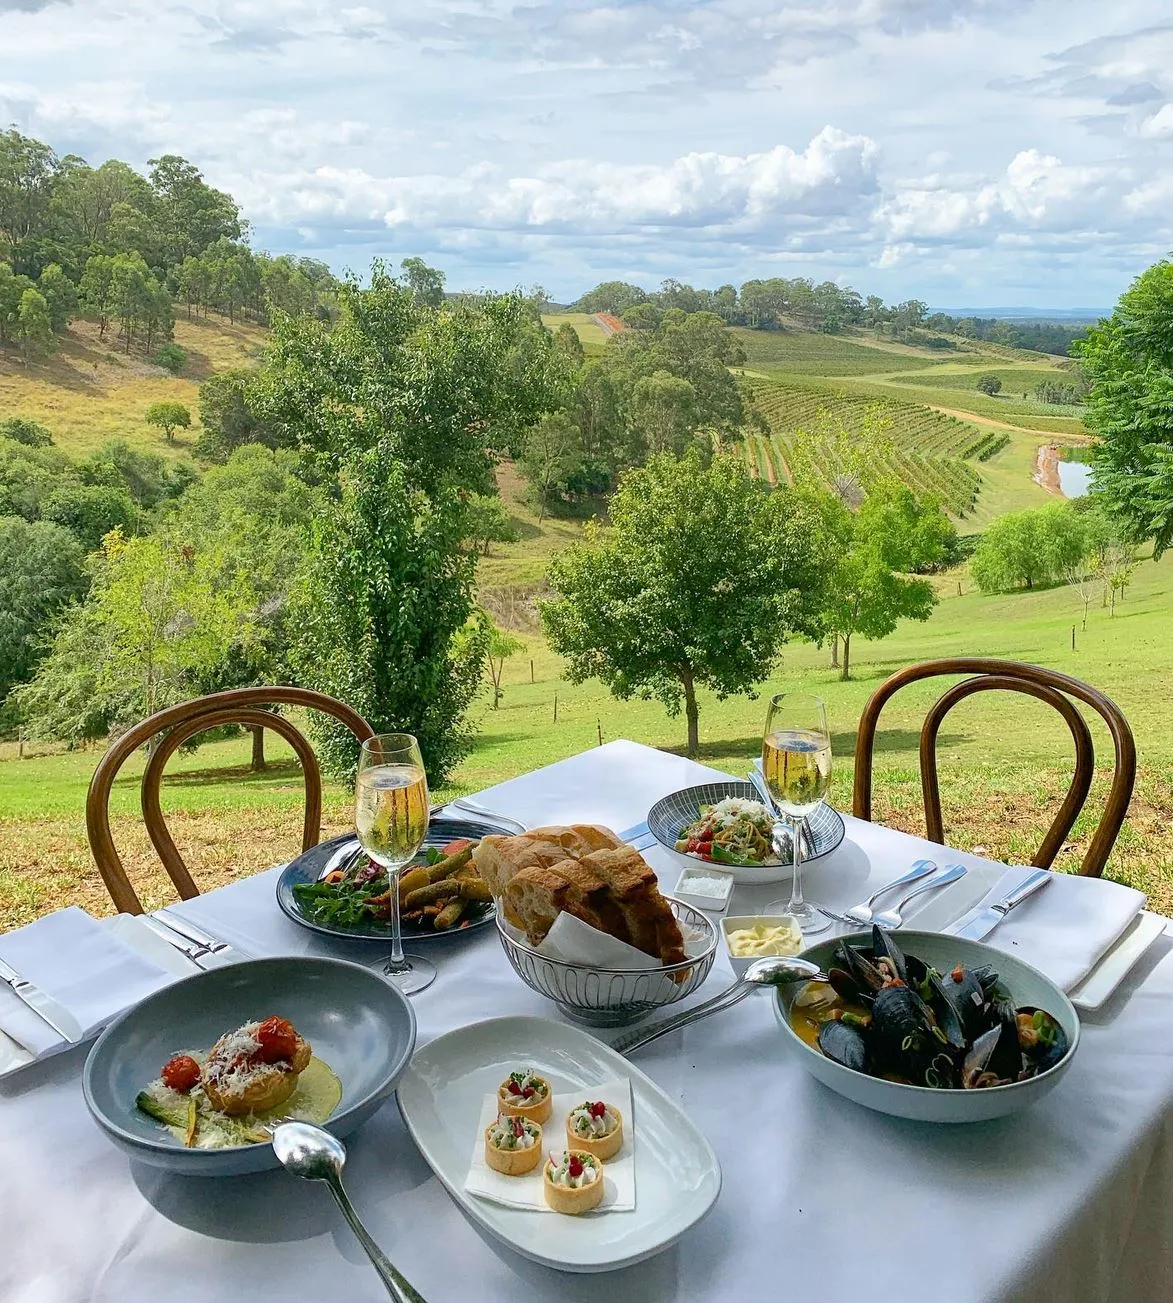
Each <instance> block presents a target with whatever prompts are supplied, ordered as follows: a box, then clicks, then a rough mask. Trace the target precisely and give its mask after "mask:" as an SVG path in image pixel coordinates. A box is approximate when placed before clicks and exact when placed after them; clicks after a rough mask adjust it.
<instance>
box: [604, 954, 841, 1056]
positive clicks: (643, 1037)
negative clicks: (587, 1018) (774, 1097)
mask: <svg viewBox="0 0 1173 1303" xmlns="http://www.w3.org/2000/svg"><path fill="white" fill-rule="evenodd" d="M826 980H827V974H826V973H824V972H823V970H822V969H821V968H820V967H819V966H818V964H812V963H811V962H810V960H809V959H798V958H795V957H787V956H783V955H777V956H768V957H766V958H764V959H755V960H754V961H753V963H752V964H750V966H749V967H748V968H747V969H746V970H745V972H744V973H742V975H741V976H740V977H739V978H738V979H737V981H736V982H734V983H733V985H732V986H727V987H726V988H725V989H724V990H723V991H721V992H719V993H718V994H717V995H715V996H713V998H712V999H711V1000H705V1001H704V1003H703V1004H698V1005H695V1006H694V1007H693V1008H691V1009H687V1010H685V1012H684V1013H678V1014H674V1015H673V1016H672V1017H671V1018H665V1019H664V1020H663V1021H662V1022H658V1023H655V1024H654V1025H653V1026H651V1027H641V1028H640V1029H639V1030H638V1031H634V1032H629V1033H628V1034H627V1035H626V1036H620V1038H619V1039H618V1040H617V1041H612V1043H611V1048H612V1049H613V1050H615V1051H617V1052H618V1053H619V1054H629V1053H630V1052H631V1051H632V1050H638V1049H640V1048H641V1047H642V1046H644V1045H647V1044H648V1042H649V1041H654V1040H658V1039H659V1038H660V1037H661V1036H665V1035H667V1033H668V1032H674V1031H676V1029H677V1028H678V1027H687V1026H688V1025H689V1023H694V1022H699V1021H700V1019H701V1018H707V1017H708V1016H709V1014H711V1013H720V1012H721V1011H723V1010H725V1009H731V1008H732V1007H733V1006H734V1005H735V1004H739V1003H740V1002H741V1001H742V1000H744V999H745V997H746V996H747V995H752V994H753V992H754V991H756V990H757V989H758V988H759V987H761V986H785V985H786V983H787V982H825V981H826Z"/></svg>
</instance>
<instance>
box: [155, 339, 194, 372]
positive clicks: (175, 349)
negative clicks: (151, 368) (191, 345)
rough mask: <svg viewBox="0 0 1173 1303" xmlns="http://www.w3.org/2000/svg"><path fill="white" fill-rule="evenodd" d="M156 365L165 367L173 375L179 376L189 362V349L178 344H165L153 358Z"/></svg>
mask: <svg viewBox="0 0 1173 1303" xmlns="http://www.w3.org/2000/svg"><path fill="white" fill-rule="evenodd" d="M151 361H152V362H154V364H155V365H156V366H161V367H165V368H166V369H167V370H168V371H170V372H171V374H172V375H173V376H177V375H178V374H179V373H180V372H181V371H182V370H183V368H184V366H185V365H186V364H187V350H186V349H183V348H180V347H179V345H178V344H164V345H163V346H162V347H161V348H159V349H157V350H156V352H155V355H154V357H152V358H151Z"/></svg>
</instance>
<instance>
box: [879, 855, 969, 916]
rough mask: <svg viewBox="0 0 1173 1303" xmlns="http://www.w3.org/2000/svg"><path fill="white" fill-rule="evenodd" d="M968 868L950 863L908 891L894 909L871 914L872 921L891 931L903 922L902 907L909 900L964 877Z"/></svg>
mask: <svg viewBox="0 0 1173 1303" xmlns="http://www.w3.org/2000/svg"><path fill="white" fill-rule="evenodd" d="M968 872H969V870H968V869H967V868H966V867H965V865H964V864H950V865H949V867H948V868H947V869H945V870H943V871H942V872H941V873H937V874H934V875H933V876H932V877H931V878H930V879H929V880H928V882H924V883H922V884H921V885H920V886H919V887H917V889H916V890H915V891H910V892H909V893H908V895H907V896H905V897H904V899H903V900H902V901H901V902H900V904H899V905H897V906H896V908H895V909H882V910H880V911H879V912H878V913H875V914H873V915H872V922H873V923H875V924H876V925H877V927H882V928H883V929H884V931H885V932H893V931H895V930H896V928H898V927H901V926H902V925H903V923H904V919H903V917H902V915H903V911H904V907H905V906H906V905H907V904H908V902H909V901H910V900H914V899H915V898H916V897H917V896H919V895H920V894H921V893H922V892H925V891H936V889H937V888H938V887H945V886H948V884H949V883H951V882H956V881H957V880H958V879H959V878H964V877H965V875H966V874H967V873H968Z"/></svg>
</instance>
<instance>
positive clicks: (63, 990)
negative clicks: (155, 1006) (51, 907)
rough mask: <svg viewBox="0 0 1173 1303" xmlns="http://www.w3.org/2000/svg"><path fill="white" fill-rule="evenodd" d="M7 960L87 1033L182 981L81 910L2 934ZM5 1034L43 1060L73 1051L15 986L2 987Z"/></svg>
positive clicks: (0, 1024) (0, 952)
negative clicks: (19, 993) (14, 990)
mask: <svg viewBox="0 0 1173 1303" xmlns="http://www.w3.org/2000/svg"><path fill="white" fill-rule="evenodd" d="M0 959H4V960H5V961H6V962H7V963H9V964H10V965H11V966H12V967H13V968H15V969H16V971H17V972H18V973H19V974H20V975H21V977H23V978H25V979H26V980H27V981H29V982H32V983H33V984H34V985H35V986H38V987H40V988H41V990H42V991H44V992H45V993H46V995H50V996H52V997H53V999H55V1000H56V1001H57V1002H58V1003H59V1004H61V1005H64V1006H65V1008H66V1009H68V1010H69V1012H70V1013H71V1014H73V1016H74V1017H75V1018H76V1019H77V1020H78V1022H79V1023H81V1025H82V1027H83V1029H84V1030H85V1032H86V1034H87V1035H91V1034H92V1033H94V1032H96V1031H98V1030H99V1029H100V1028H101V1027H103V1026H104V1025H105V1024H106V1023H107V1022H109V1021H111V1019H113V1018H114V1016H115V1015H116V1014H120V1013H121V1012H122V1011H123V1010H124V1009H127V1008H129V1007H130V1006H131V1005H132V1004H137V1003H138V1001H139V1000H142V999H143V998H144V997H146V996H148V995H150V994H151V992H152V991H157V990H158V989H159V988H160V987H162V986H166V985H167V984H168V983H169V982H173V981H174V980H175V977H174V975H173V974H171V973H168V972H166V971H165V970H164V969H163V968H161V967H160V966H159V965H158V964H153V963H151V961H150V960H149V959H144V958H143V956H142V955H140V954H138V953H136V952H135V951H134V950H132V949H131V948H130V946H128V945H127V944H126V943H125V942H124V941H121V940H119V938H118V937H117V936H115V935H114V934H113V933H112V932H111V931H110V930H109V929H108V928H105V927H102V926H101V924H100V923H99V922H98V921H97V919H94V918H91V917H90V916H89V915H88V914H87V913H86V912H85V911H84V910H82V909H78V908H77V907H76V906H71V907H70V908H68V909H62V910H58V911H57V912H56V913H55V914H47V915H46V916H45V917H44V918H40V919H38V920H37V921H36V922H35V923H30V924H29V925H28V926H27V927H22V928H19V929H17V931H15V932H8V933H6V934H5V935H4V936H0ZM0 1031H4V1032H6V1033H7V1034H8V1035H9V1036H10V1037H12V1039H13V1040H14V1041H16V1042H17V1043H18V1044H20V1045H22V1046H23V1047H24V1048H25V1049H26V1050H28V1051H29V1053H31V1054H33V1055H35V1056H36V1057H38V1058H39V1057H41V1056H43V1055H48V1054H51V1053H54V1052H55V1051H57V1050H61V1049H65V1048H67V1042H65V1041H64V1040H63V1039H62V1038H61V1036H60V1035H58V1033H57V1032H55V1031H54V1030H53V1028H52V1027H50V1026H49V1024H48V1023H47V1022H45V1021H44V1020H43V1019H42V1018H41V1017H40V1016H39V1015H38V1014H36V1013H34V1011H33V1010H32V1009H30V1008H29V1007H28V1005H26V1004H25V1003H24V1001H23V1000H21V999H19V998H18V997H17V996H16V995H14V994H13V991H12V988H11V987H10V986H9V985H8V983H7V982H0Z"/></svg>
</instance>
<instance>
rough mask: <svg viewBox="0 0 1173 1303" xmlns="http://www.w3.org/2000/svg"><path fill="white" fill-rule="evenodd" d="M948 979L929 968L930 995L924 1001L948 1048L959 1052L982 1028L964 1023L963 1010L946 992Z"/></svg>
mask: <svg viewBox="0 0 1173 1303" xmlns="http://www.w3.org/2000/svg"><path fill="white" fill-rule="evenodd" d="M948 980H949V979H948V978H943V977H942V976H941V974H940V973H938V972H937V970H936V969H935V968H930V969H929V976H928V985H929V990H930V992H931V996H930V998H929V999H928V1000H926V1001H925V1003H926V1004H927V1005H928V1006H929V1008H930V1010H932V1014H933V1017H934V1018H935V1019H936V1020H937V1026H938V1027H939V1028H940V1029H941V1033H942V1035H943V1036H944V1037H945V1040H946V1042H947V1043H948V1045H949V1048H950V1049H952V1050H956V1051H957V1052H958V1053H961V1052H963V1051H964V1050H965V1047H966V1046H967V1045H968V1044H969V1042H970V1041H972V1040H973V1038H974V1036H975V1035H980V1034H981V1031H982V1028H981V1027H980V1026H975V1027H974V1028H972V1029H971V1028H970V1027H969V1026H968V1025H967V1024H966V1021H965V1014H964V1012H963V1011H962V1010H960V1009H958V1008H957V1007H956V1006H955V1005H954V1004H953V1002H952V1001H951V1000H950V998H949V996H948V994H946V991H945V986H946V984H947V983H948Z"/></svg>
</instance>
